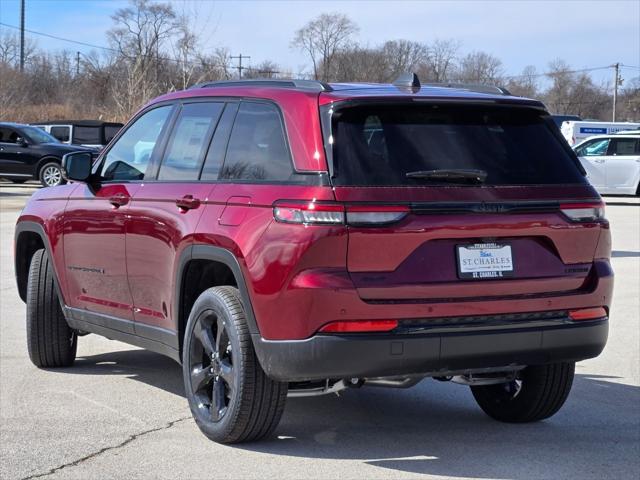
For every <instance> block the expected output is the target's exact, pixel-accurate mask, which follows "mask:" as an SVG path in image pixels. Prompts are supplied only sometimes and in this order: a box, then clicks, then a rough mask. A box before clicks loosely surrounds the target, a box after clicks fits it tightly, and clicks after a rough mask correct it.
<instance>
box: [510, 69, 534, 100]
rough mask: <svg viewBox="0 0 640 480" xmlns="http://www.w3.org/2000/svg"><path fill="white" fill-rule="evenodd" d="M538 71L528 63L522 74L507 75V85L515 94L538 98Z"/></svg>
mask: <svg viewBox="0 0 640 480" xmlns="http://www.w3.org/2000/svg"><path fill="white" fill-rule="evenodd" d="M538 77H539V75H538V72H537V70H536V67H534V66H533V65H527V66H526V67H524V69H523V70H522V74H521V75H518V76H514V77H507V83H506V87H507V89H508V90H509V91H510V92H511V93H512V94H513V95H517V96H520V97H528V98H537V97H538V96H539V95H540V92H539V91H538Z"/></svg>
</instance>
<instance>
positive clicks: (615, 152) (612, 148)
mask: <svg viewBox="0 0 640 480" xmlns="http://www.w3.org/2000/svg"><path fill="white" fill-rule="evenodd" d="M573 150H574V151H575V152H576V155H577V156H578V158H579V159H580V162H581V163H582V166H583V167H584V169H585V170H586V171H587V178H588V179H589V181H590V182H591V184H592V185H593V186H594V187H595V188H596V190H598V192H600V193H609V194H615V193H618V194H624V195H640V132H636V133H635V134H624V135H619V134H618V135H615V134H614V135H597V136H594V137H590V138H588V139H587V140H585V141H583V142H581V143H580V144H578V145H575V146H574V147H573Z"/></svg>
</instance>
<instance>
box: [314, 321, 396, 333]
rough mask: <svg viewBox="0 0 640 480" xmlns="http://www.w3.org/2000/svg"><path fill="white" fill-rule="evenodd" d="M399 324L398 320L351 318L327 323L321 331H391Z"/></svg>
mask: <svg viewBox="0 0 640 480" xmlns="http://www.w3.org/2000/svg"><path fill="white" fill-rule="evenodd" d="M397 326H398V321H397V320H351V321H343V320H339V321H336V322H331V323H327V324H326V325H325V326H323V327H322V328H321V329H320V330H318V331H319V332H320V333H364V332H389V331H391V330H393V329H394V328H396V327H397Z"/></svg>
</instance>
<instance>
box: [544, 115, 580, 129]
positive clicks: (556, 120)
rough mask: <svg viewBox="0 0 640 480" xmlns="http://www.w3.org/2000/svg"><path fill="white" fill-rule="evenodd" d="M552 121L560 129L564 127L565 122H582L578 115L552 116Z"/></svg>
mask: <svg viewBox="0 0 640 480" xmlns="http://www.w3.org/2000/svg"><path fill="white" fill-rule="evenodd" d="M551 119H552V120H553V123H555V124H556V125H557V126H558V128H560V127H562V123H563V122H576V121H577V122H579V121H580V120H582V118H580V117H579V116H578V115H551Z"/></svg>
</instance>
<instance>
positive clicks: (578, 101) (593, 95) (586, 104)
mask: <svg viewBox="0 0 640 480" xmlns="http://www.w3.org/2000/svg"><path fill="white" fill-rule="evenodd" d="M547 76H548V77H549V79H550V80H551V87H550V88H549V89H548V90H547V92H546V93H545V95H544V98H545V103H546V104H547V105H548V106H549V107H550V109H551V111H552V112H554V113H561V114H572V115H580V116H582V117H588V118H598V116H602V113H601V112H602V111H603V110H604V111H607V109H608V105H609V104H610V99H609V96H608V95H607V94H606V88H604V87H598V86H596V85H595V84H594V83H593V80H592V79H591V77H590V76H589V75H588V74H587V73H584V72H583V73H578V74H576V73H575V72H573V71H572V70H571V67H570V66H569V65H568V64H567V63H566V62H565V61H564V60H560V59H557V60H554V61H552V62H551V63H549V73H548V74H547Z"/></svg>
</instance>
